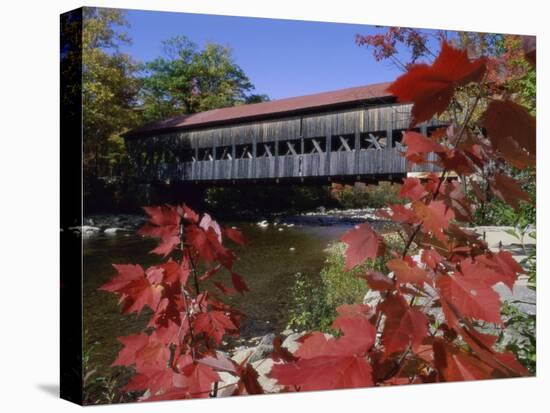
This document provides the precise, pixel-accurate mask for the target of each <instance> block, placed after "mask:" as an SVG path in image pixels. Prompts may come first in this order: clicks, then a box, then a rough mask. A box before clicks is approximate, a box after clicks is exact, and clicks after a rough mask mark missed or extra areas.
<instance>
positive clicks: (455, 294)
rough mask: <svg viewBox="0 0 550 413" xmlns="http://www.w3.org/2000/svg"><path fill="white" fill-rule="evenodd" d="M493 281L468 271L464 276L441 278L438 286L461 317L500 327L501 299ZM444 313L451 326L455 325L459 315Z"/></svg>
mask: <svg viewBox="0 0 550 413" xmlns="http://www.w3.org/2000/svg"><path fill="white" fill-rule="evenodd" d="M493 281H494V280H488V279H483V277H479V276H478V275H477V273H476V272H471V271H466V273H464V274H463V273H460V272H457V273H454V274H452V275H447V276H442V277H439V278H438V279H437V282H436V285H437V288H438V289H439V291H440V293H441V297H442V298H443V299H444V300H446V301H447V302H448V304H449V305H451V306H452V308H454V309H456V310H457V311H458V312H459V315H461V316H465V317H471V318H473V319H476V320H483V321H487V322H488V323H496V324H499V325H500V324H502V320H501V318H500V297H499V295H498V294H497V293H496V292H495V291H494V290H493V288H492V286H493V285H494V282H493ZM444 310H445V307H444ZM444 312H445V313H446V314H445V315H446V317H447V321H449V324H450V325H453V324H454V322H453V320H454V318H456V317H457V315H456V314H452V315H451V314H450V312H449V311H448V310H447V311H444Z"/></svg>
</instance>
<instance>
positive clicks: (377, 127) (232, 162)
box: [125, 83, 439, 184]
mask: <svg viewBox="0 0 550 413" xmlns="http://www.w3.org/2000/svg"><path fill="white" fill-rule="evenodd" d="M388 85H389V84H388V83H382V84H374V85H369V86H362V87H354V88H349V89H343V90H338V91H334V92H326V93H319V94H314V95H307V96H300V97H294V98H288V99H281V100H274V101H270V102H263V103H255V104H248V105H241V106H235V107H229V108H223V109H214V110H209V111H206V112H201V113H196V114H190V115H182V116H177V117H174V118H170V119H167V120H163V121H160V122H155V123H151V124H148V125H145V126H143V127H141V128H139V129H135V130H132V131H130V132H128V133H127V134H126V135H125V141H126V145H127V148H128V151H129V153H130V156H131V157H132V159H133V160H134V162H135V166H136V170H137V173H138V175H139V178H141V179H142V180H144V181H146V182H155V181H157V182H196V183H203V184H225V183H236V182H238V183H245V182H247V181H251V182H254V181H273V182H308V181H311V182H314V181H315V182H317V181H319V180H325V181H326V180H331V179H332V180H335V181H356V180H381V179H386V180H395V179H400V178H401V177H402V176H404V175H406V173H407V172H411V171H415V172H421V171H419V170H417V169H412V168H411V166H410V165H408V164H407V162H406V160H405V159H404V158H403V157H402V156H400V154H399V151H402V150H403V149H402V147H401V145H400V141H401V138H402V131H403V130H405V129H407V128H408V126H409V123H410V111H411V105H410V104H401V103H397V102H396V99H395V98H394V97H393V96H392V95H391V94H389V93H388V92H387V91H386V88H387V87H388ZM438 125H439V123H438V121H436V120H433V121H431V122H429V123H425V124H422V125H420V126H419V128H418V129H419V130H421V131H423V132H426V133H429V132H430V130H432V129H433V128H435V127H437V126H438ZM429 168H430V167H429V166H426V167H425V168H424V170H427V169H429Z"/></svg>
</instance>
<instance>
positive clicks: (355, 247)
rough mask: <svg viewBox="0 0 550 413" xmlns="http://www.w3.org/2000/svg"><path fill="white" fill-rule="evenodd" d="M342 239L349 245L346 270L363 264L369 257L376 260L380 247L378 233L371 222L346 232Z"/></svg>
mask: <svg viewBox="0 0 550 413" xmlns="http://www.w3.org/2000/svg"><path fill="white" fill-rule="evenodd" d="M341 241H342V242H345V243H346V244H347V245H348V247H347V249H346V254H345V255H346V265H345V269H346V270H350V269H351V268H353V267H356V266H358V265H361V264H363V263H364V262H365V261H366V260H367V258H370V259H372V260H374V259H375V258H376V256H377V254H378V250H379V247H380V240H379V238H378V234H377V233H376V232H375V231H374V230H373V229H372V227H371V226H370V225H369V224H361V225H358V226H356V227H355V228H354V229H352V230H350V231H348V232H346V233H345V234H344V235H343V236H342V238H341Z"/></svg>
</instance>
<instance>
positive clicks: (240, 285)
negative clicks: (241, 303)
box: [231, 272, 250, 294]
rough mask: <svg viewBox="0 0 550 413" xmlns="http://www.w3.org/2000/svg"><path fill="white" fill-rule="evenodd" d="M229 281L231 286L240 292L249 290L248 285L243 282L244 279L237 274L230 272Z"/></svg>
mask: <svg viewBox="0 0 550 413" xmlns="http://www.w3.org/2000/svg"><path fill="white" fill-rule="evenodd" d="M231 281H232V282H233V287H235V290H237V291H238V292H240V293H241V294H242V293H244V292H245V291H250V290H249V289H248V286H247V285H246V283H245V282H244V280H243V279H242V277H241V276H240V275H239V274H237V273H235V272H232V273H231Z"/></svg>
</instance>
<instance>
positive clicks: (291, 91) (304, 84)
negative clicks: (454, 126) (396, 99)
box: [121, 10, 400, 99]
mask: <svg viewBox="0 0 550 413" xmlns="http://www.w3.org/2000/svg"><path fill="white" fill-rule="evenodd" d="M126 18H127V20H128V22H129V23H130V28H128V29H127V32H128V34H129V36H130V37H131V39H132V44H131V45H122V47H121V50H122V51H123V52H126V53H128V54H130V55H131V56H133V57H134V58H136V59H137V60H139V61H141V62H145V61H149V60H153V59H154V58H156V57H158V56H159V55H160V54H161V41H162V40H165V39H168V38H170V37H173V36H177V35H185V36H187V37H188V38H189V39H190V40H192V41H193V42H194V43H196V44H198V45H199V46H204V44H205V43H207V42H213V43H219V44H223V45H226V46H229V47H231V49H232V51H233V56H234V59H235V61H236V63H237V64H239V65H240V66H241V67H242V69H243V70H244V71H245V73H246V74H247V75H248V77H249V78H250V80H251V82H252V83H253V84H254V86H255V87H256V90H255V93H265V94H267V95H268V96H269V97H270V98H271V99H280V98H284V97H290V96H299V95H305V94H310V93H317V92H324V91H330V90H336V89H341V88H346V87H352V86H359V85H366V84H369V83H377V82H384V81H390V80H393V79H394V78H395V77H397V76H398V75H399V74H400V72H399V70H398V69H397V68H395V67H394V66H393V65H391V64H390V63H389V62H376V61H375V59H374V58H373V57H372V54H371V52H370V51H369V50H367V49H366V48H365V47H359V46H357V45H356V44H355V34H357V33H361V34H367V33H374V32H376V31H379V29H376V28H375V27H373V26H366V25H354V24H340V23H320V22H305V21H291V20H276V19H258V18H243V17H227V16H214V15H202V14H188V13H170V12H155V11H141V10H140V11H138V10H128V11H127V15H126Z"/></svg>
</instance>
